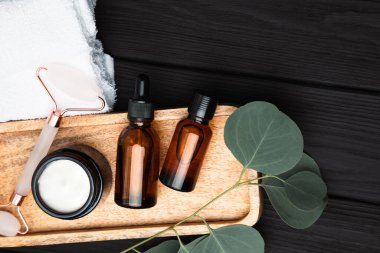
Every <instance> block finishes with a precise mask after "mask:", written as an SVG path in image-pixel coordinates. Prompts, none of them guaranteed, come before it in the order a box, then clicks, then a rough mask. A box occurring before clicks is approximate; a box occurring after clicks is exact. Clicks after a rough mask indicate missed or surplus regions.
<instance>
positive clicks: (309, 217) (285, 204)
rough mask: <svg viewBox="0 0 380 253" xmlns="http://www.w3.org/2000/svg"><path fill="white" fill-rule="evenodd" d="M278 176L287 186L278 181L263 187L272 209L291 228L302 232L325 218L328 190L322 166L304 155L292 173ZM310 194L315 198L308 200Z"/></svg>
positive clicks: (269, 180)
mask: <svg viewBox="0 0 380 253" xmlns="http://www.w3.org/2000/svg"><path fill="white" fill-rule="evenodd" d="M278 177H279V178H281V179H283V180H285V183H284V182H282V181H280V180H278V179H274V178H264V179H263V180H262V185H261V186H262V187H263V188H264V189H265V191H266V193H267V195H268V198H269V200H270V202H271V203H272V206H273V207H274V209H275V210H276V212H277V213H278V215H279V216H280V217H281V219H282V220H283V221H284V222H285V223H287V224H288V225H289V226H291V227H294V228H298V229H303V228H307V227H310V226H311V225H312V224H314V222H315V221H317V220H318V218H319V217H320V216H321V214H322V212H323V209H324V208H325V206H326V204H327V196H326V192H327V189H326V185H325V183H324V182H323V181H322V179H321V176H320V172H319V168H318V165H317V164H316V163H315V161H314V160H313V159H312V158H311V157H309V156H308V155H306V154H304V155H303V156H302V159H301V160H300V162H299V163H298V164H297V165H296V166H295V167H294V168H293V169H292V170H290V171H288V172H286V173H283V174H281V175H278ZM305 178H306V179H305ZM302 179H305V181H303V180H302ZM293 183H294V184H295V185H292V184H293ZM308 184H311V185H308ZM294 187H295V188H296V189H295V188H294ZM310 193H311V194H312V196H311V197H310V199H307V198H308V196H309V194H310ZM305 199H306V200H305Z"/></svg>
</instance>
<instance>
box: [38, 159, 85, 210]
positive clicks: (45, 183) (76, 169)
mask: <svg viewBox="0 0 380 253" xmlns="http://www.w3.org/2000/svg"><path fill="white" fill-rule="evenodd" d="M38 189H39V194H40V197H41V200H42V201H43V202H44V203H45V204H46V205H47V206H48V207H50V208H51V209H53V210H54V211H56V212H59V213H72V212H75V211H77V210H79V209H80V208H82V207H83V206H84V205H85V204H86V202H87V200H88V198H89V196H90V190H91V187H90V179H89V177H88V175H87V173H86V171H84V169H83V168H82V166H80V165H79V164H78V163H75V162H73V161H71V160H63V159H61V160H56V161H53V162H51V163H49V164H48V165H47V166H46V168H45V170H44V171H43V172H42V174H41V176H40V178H39V179H38Z"/></svg>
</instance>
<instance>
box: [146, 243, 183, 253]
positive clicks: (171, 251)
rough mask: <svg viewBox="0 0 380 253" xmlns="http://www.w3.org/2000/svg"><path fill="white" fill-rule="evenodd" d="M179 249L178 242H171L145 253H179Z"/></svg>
mask: <svg viewBox="0 0 380 253" xmlns="http://www.w3.org/2000/svg"><path fill="white" fill-rule="evenodd" d="M179 247H180V246H179V243H178V241H177V240H169V241H165V242H163V243H161V244H159V245H157V246H155V247H153V248H151V249H149V250H148V251H145V253H177V252H178V250H179Z"/></svg>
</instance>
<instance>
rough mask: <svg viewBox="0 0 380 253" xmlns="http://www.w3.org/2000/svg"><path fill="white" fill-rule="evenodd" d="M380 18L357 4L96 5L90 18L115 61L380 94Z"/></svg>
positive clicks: (157, 1) (353, 0) (374, 9)
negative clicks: (158, 64)
mask: <svg viewBox="0 0 380 253" xmlns="http://www.w3.org/2000/svg"><path fill="white" fill-rule="evenodd" d="M379 13H380V4H379V2H377V1H361V0H350V1H347V0H329V1H326V0H287V1H278V0H267V1H260V0H250V1H247V0H210V1H162V0H151V1H108V0H100V1H98V6H97V9H96V18H97V24H98V28H99V38H100V39H101V40H102V42H103V44H104V47H105V49H106V51H108V52H109V53H111V55H113V56H115V57H122V58H124V59H128V60H137V61H142V62H155V63H160V64H169V65H174V66H181V67H186V68H191V69H202V70H207V71H211V72H217V73H220V72H224V73H238V74H248V75H255V76H261V77H266V78H269V79H277V80H278V79H287V80H292V81H294V82H297V83H298V84H300V85H302V84H303V83H317V84H323V85H325V86H342V87H351V88H354V89H370V90H374V91H380V86H379V84H378V80H379V75H378V72H379V70H378V66H379V65H380V43H379V41H380V15H379ZM284 85H285V84H284Z"/></svg>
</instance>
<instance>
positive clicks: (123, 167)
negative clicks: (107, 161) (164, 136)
mask: <svg viewBox="0 0 380 253" xmlns="http://www.w3.org/2000/svg"><path fill="white" fill-rule="evenodd" d="M148 91H149V79H148V77H147V76H146V75H139V76H138V78H137V79H136V87H135V95H134V97H133V99H130V101H129V104H128V119H129V121H130V123H129V126H128V127H127V128H126V129H124V130H123V131H122V132H121V134H120V136H119V140H118V148H117V163H116V182H115V202H116V203H117V204H118V205H119V206H122V207H128V208H148V207H152V206H154V205H155V204H156V202H157V181H158V173H159V147H160V143H159V138H158V136H157V134H156V133H155V131H154V129H153V128H152V126H151V122H152V121H153V117H154V109H153V105H152V103H149V102H148V101H147V100H148Z"/></svg>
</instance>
